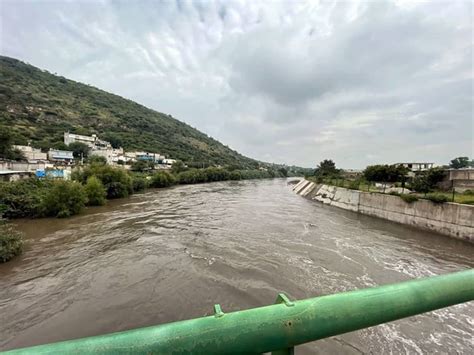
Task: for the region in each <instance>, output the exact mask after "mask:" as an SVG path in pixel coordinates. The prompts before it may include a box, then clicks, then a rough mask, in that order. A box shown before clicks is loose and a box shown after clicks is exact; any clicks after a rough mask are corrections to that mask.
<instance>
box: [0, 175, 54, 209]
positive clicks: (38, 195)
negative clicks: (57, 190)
mask: <svg viewBox="0 0 474 355" xmlns="http://www.w3.org/2000/svg"><path fill="white" fill-rule="evenodd" d="M51 184H52V181H51V180H38V179H35V178H31V179H25V180H19V181H13V182H0V204H1V205H2V206H3V216H4V217H7V218H22V217H36V216H39V215H40V207H41V199H42V195H43V192H44V191H45V190H47V189H49V188H51Z"/></svg>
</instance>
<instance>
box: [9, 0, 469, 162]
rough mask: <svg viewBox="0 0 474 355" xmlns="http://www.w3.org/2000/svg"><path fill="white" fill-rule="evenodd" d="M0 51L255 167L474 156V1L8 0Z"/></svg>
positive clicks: (445, 159)
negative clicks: (149, 111) (192, 132)
mask: <svg viewBox="0 0 474 355" xmlns="http://www.w3.org/2000/svg"><path fill="white" fill-rule="evenodd" d="M0 16H1V32H0V53H1V54H2V55H7V56H11V57H15V58H18V59H21V60H24V61H26V62H28V63H30V64H32V65H35V66H38V67H40V68H43V69H47V70H49V71H51V72H54V73H58V74H60V75H64V76H66V77H68V78H71V79H74V80H77V81H81V82H84V83H88V84H91V85H94V86H97V87H99V88H101V89H104V90H107V91H110V92H113V93H116V94H119V95H121V96H124V97H127V98H130V99H133V100H135V101H137V102H139V103H142V104H144V105H146V106H148V107H150V108H153V109H156V110H158V111H161V112H165V113H170V114H172V115H173V116H175V117H177V118H178V119H180V120H182V121H185V122H187V123H189V124H190V125H192V126H194V127H196V128H198V129H200V130H202V131H204V132H206V133H207V134H209V135H211V136H213V137H215V138H217V139H219V140H220V141H221V142H223V143H224V144H227V145H229V146H230V147H232V148H234V149H237V150H238V151H240V152H242V153H243V154H245V155H248V156H250V157H253V158H257V159H261V160H265V161H271V162H279V163H288V164H298V165H302V166H308V167H309V166H314V165H315V164H316V163H317V162H319V161H320V160H322V159H324V158H332V159H334V160H335V161H336V163H337V165H338V166H340V167H345V168H362V167H364V166H365V165H367V164H373V163H383V162H392V163H393V162H398V161H420V160H422V161H434V162H437V163H446V162H448V161H449V160H450V159H451V158H453V157H455V156H460V155H469V156H473V155H474V153H473V136H474V127H473V25H472V23H473V5H472V2H471V1H456V0H449V1H448V0H446V1H434V2H431V3H429V2H423V3H421V2H414V1H407V0H405V1H393V2H390V1H370V2H367V1H364V2H356V1H344V2H333V1H316V0H314V1H278V2H277V1H270V0H268V1H250V0H249V1H235V2H234V1H217V2H212V1H200V2H198V1H194V2H190V1H162V2H159V1H100V0H93V1H92V0H91V1H66V0H64V1H39V0H37V1H22V0H0Z"/></svg>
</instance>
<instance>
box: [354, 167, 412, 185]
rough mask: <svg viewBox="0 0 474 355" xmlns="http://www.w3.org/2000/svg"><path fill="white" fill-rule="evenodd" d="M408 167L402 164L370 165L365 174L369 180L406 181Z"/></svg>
mask: <svg viewBox="0 0 474 355" xmlns="http://www.w3.org/2000/svg"><path fill="white" fill-rule="evenodd" d="M408 171H409V170H408V169H407V168H405V167H403V166H401V165H396V164H394V165H369V166H368V167H366V168H365V170H364V172H363V174H364V178H365V179H366V180H367V181H372V182H374V181H377V182H398V181H405V179H406V175H407V174H408Z"/></svg>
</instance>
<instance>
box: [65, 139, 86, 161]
mask: <svg viewBox="0 0 474 355" xmlns="http://www.w3.org/2000/svg"><path fill="white" fill-rule="evenodd" d="M68 149H69V150H72V154H73V155H74V158H76V159H77V158H87V157H88V156H89V152H90V147H89V146H88V145H87V144H85V143H81V142H73V143H71V144H69V145H68Z"/></svg>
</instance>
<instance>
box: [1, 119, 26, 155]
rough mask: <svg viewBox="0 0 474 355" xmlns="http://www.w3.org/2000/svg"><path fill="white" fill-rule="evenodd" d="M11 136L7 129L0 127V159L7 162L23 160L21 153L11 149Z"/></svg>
mask: <svg viewBox="0 0 474 355" xmlns="http://www.w3.org/2000/svg"><path fill="white" fill-rule="evenodd" d="M12 143H13V136H12V134H11V133H10V130H9V129H8V128H7V127H0V158H3V159H7V160H25V157H24V155H23V153H22V152H20V151H19V150H18V149H13V147H12Z"/></svg>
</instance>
